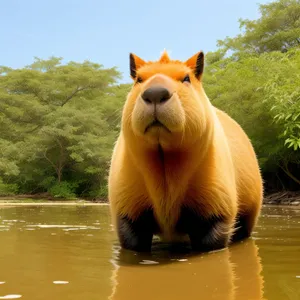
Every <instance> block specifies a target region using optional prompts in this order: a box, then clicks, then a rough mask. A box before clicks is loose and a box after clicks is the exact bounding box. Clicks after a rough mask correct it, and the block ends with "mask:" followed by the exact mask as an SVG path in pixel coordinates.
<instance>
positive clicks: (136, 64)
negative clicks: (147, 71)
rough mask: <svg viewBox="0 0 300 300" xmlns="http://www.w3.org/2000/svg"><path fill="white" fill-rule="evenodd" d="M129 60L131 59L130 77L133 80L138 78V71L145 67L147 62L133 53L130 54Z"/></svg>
mask: <svg viewBox="0 0 300 300" xmlns="http://www.w3.org/2000/svg"><path fill="white" fill-rule="evenodd" d="M129 59H130V76H131V78H132V79H135V78H136V71H137V70H138V69H139V68H140V67H141V66H143V65H144V64H145V63H146V62H145V61H143V60H142V59H141V58H139V57H138V56H136V55H135V54H133V53H130V54H129Z"/></svg>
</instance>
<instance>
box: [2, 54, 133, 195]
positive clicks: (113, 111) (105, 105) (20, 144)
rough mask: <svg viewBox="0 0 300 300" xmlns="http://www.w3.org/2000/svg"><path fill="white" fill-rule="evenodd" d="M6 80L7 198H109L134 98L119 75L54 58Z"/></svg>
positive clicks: (8, 71)
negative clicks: (116, 149)
mask: <svg viewBox="0 0 300 300" xmlns="http://www.w3.org/2000/svg"><path fill="white" fill-rule="evenodd" d="M1 75H2V76H1V77H0V99H1V102H0V134H1V135H0V149H1V160H0V175H1V181H0V194H2V195H5V194H6V195H7V194H11V193H16V192H17V193H38V192H45V191H48V192H49V193H50V194H51V195H52V196H54V197H65V198H71V197H75V196H76V195H80V196H91V197H96V196H105V195H106V173H107V172H106V171H107V167H108V162H109V158H110V155H111V150H112V145H113V143H114V140H115V138H116V134H117V132H118V125H119V121H120V113H121V107H122V103H123V102H124V98H125V96H126V93H127V90H128V86H126V85H116V80H117V79H118V78H119V77H120V75H119V73H118V72H117V70H116V69H114V68H112V69H103V68H102V66H101V65H98V64H94V63H90V62H84V63H82V64H79V63H74V62H70V63H68V64H67V65H61V59H60V58H55V57H53V58H50V59H49V60H45V61H43V60H40V59H36V60H35V62H34V63H33V64H32V65H30V66H28V67H26V68H24V69H18V70H11V69H9V68H2V69H1Z"/></svg>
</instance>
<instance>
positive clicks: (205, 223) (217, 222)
mask: <svg viewBox="0 0 300 300" xmlns="http://www.w3.org/2000/svg"><path fill="white" fill-rule="evenodd" d="M230 228H231V227H230V225H229V223H228V221H227V220H226V218H225V217H223V216H209V217H204V216H201V215H200V214H197V213H196V212H195V211H194V210H192V209H188V208H183V209H182V213H181V217H180V219H179V222H178V230H179V231H180V232H184V233H186V234H188V236H189V238H190V242H191V247H192V250H194V251H203V252H207V251H212V250H218V249H222V248H226V247H227V246H228V243H229V240H230V234H231V230H230Z"/></svg>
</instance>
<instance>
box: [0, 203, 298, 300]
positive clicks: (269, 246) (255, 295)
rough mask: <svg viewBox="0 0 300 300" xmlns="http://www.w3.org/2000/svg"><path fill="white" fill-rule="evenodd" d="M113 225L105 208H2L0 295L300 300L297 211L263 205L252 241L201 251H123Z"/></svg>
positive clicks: (89, 299)
mask: <svg viewBox="0 0 300 300" xmlns="http://www.w3.org/2000/svg"><path fill="white" fill-rule="evenodd" d="M110 224H111V222H110V215H109V208H108V207H107V206H100V207H99V206H98V207H96V206H91V207H88V206H85V207H82V206H81V207H76V206H74V207H71V206H65V207H59V206H58V207H57V206H56V207H40V206H39V207H9V208H5V209H4V208H1V207H0V241H1V247H0V299H9V298H7V297H20V296H21V299H30V300H39V299H43V300H60V299H72V300H77V299H78V300H79V299H80V300H81V299H84V300H107V299H110V300H123V299H126V300H127V299H128V300H135V299H139V300H149V299H151V300H152V299H153V300H156V299H157V300H159V299H164V300H176V299H177V300H178V299H183V300H192V299H197V300H198V299H204V300H210V299H220V300H229V299H230V300H262V299H267V300H299V299H300V255H299V253H300V234H299V232H300V210H299V209H298V210H296V209H291V208H276V207H272V208H267V207H265V208H264V209H263V213H262V216H261V218H260V221H259V224H258V226H257V228H256V232H254V235H253V238H252V239H248V240H247V241H244V242H243V243H239V244H236V245H232V246H231V247H229V248H228V249H225V250H223V251H218V252H214V253H206V254H200V255H192V253H188V252H187V251H186V250H187V249H186V248H177V249H174V248H173V249H172V251H170V250H169V248H167V247H166V245H159V244H157V243H156V244H155V245H154V247H153V252H152V253H151V255H146V254H136V253H134V252H131V251H125V250H120V247H119V244H118V242H117V239H116V235H115V232H112V226H111V225H110ZM28 229H31V230H28ZM112 249H113V253H112ZM135 254H136V255H135ZM1 297H2V298H1ZM3 297H4V298H3ZM5 297H6V298H5ZM11 299H13V298H11ZM15 299H16V298H15Z"/></svg>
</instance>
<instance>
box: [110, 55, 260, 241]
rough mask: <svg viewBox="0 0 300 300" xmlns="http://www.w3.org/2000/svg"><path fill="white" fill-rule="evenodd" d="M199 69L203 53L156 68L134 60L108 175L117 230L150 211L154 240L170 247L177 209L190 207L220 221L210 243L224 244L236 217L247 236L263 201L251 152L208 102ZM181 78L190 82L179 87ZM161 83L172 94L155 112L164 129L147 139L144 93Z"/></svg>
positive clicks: (226, 118)
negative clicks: (123, 219) (167, 242)
mask: <svg viewBox="0 0 300 300" xmlns="http://www.w3.org/2000/svg"><path fill="white" fill-rule="evenodd" d="M202 70H203V53H202V52H199V53H197V54H196V55H194V56H193V57H191V58H190V59H189V60H187V61H186V62H181V61H174V60H170V58H169V56H168V54H167V53H166V52H164V53H163V54H162V56H161V58H160V59H159V60H158V61H156V62H145V61H143V60H142V59H141V58H139V57H137V56H135V55H133V54H131V76H132V78H133V79H134V80H135V84H134V85H133V87H132V89H131V91H130V93H129V94H128V97H127V99H126V102H125V105H124V108H123V115H122V127H121V132H120V135H119V137H118V140H117V142H116V144H115V148H114V151H113V155H112V160H111V167H110V173H109V202H110V207H111V214H112V220H113V225H114V226H115V227H117V226H118V221H117V220H118V217H120V216H121V217H122V216H126V217H127V218H128V219H129V220H132V221H134V220H136V219H137V218H138V217H139V216H140V215H141V214H142V213H143V212H144V211H145V210H147V209H152V210H153V212H154V216H155V220H156V222H157V224H158V226H159V228H160V232H159V235H160V236H161V237H162V238H165V239H168V240H170V241H173V240H176V239H177V237H178V233H177V232H176V230H175V226H176V223H177V222H178V221H179V219H180V215H181V209H182V207H188V208H189V209H191V210H192V211H193V212H195V214H197V215H199V216H201V217H202V218H204V219H209V218H211V217H222V218H223V219H224V222H223V223H218V224H216V226H215V227H214V228H213V230H212V232H211V235H210V236H209V237H208V238H210V239H212V240H213V239H216V240H217V239H218V236H219V235H221V234H227V236H228V239H227V241H226V243H225V244H226V245H227V243H228V242H229V241H230V238H231V237H232V233H233V232H234V226H235V221H236V218H237V216H242V218H243V221H244V223H243V224H244V225H243V229H244V231H245V232H247V234H246V235H247V236H249V235H250V234H251V232H252V229H253V227H254V226H255V224H256V221H257V218H258V216H259V212H260V208H261V204H262V197H263V185H262V178H261V175H260V170H259V167H258V163H257V159H256V156H255V152H254V150H253V147H252V145H251V142H250V140H249V139H248V137H247V135H246V134H245V132H244V131H243V130H242V128H241V127H240V126H239V125H238V124H237V123H236V122H235V121H234V120H233V119H232V118H230V117H229V116H228V115H227V114H226V113H224V112H222V111H221V110H219V109H217V108H215V107H214V106H213V105H212V104H211V102H210V101H209V99H208V97H207V96H206V94H205V91H204V89H203V87H202V84H201V78H202ZM186 75H189V77H190V82H182V80H183V79H184V78H185V77H186ZM158 85H159V86H162V87H165V88H166V89H167V90H168V91H170V93H171V94H172V97H171V98H170V99H169V100H168V101H167V102H166V103H164V104H159V105H157V106H156V108H155V109H156V110H155V112H156V116H157V118H158V119H159V120H160V121H161V122H162V123H163V124H164V125H165V127H153V128H151V129H150V130H149V131H147V132H146V133H145V131H144V130H145V128H146V126H147V125H149V124H150V123H151V122H152V121H153V111H152V110H151V111H149V110H150V109H153V106H151V105H150V106H149V105H148V104H147V103H145V102H144V101H143V99H142V97H141V95H142V93H143V92H144V91H145V90H146V89H148V88H149V87H155V86H158ZM195 230H196V229H195ZM199 230H200V228H199Z"/></svg>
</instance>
